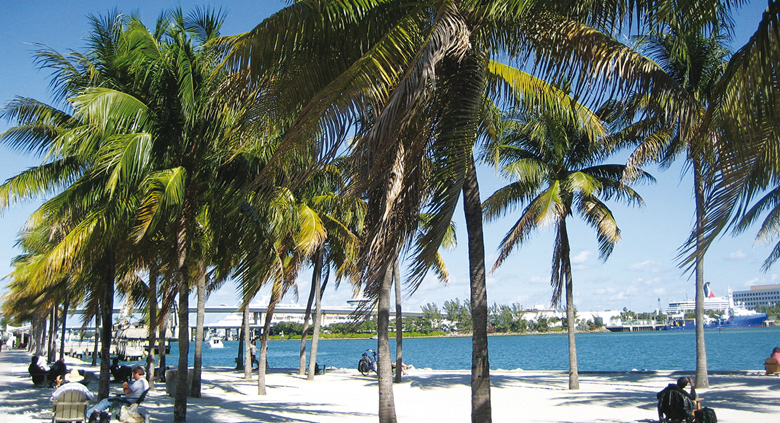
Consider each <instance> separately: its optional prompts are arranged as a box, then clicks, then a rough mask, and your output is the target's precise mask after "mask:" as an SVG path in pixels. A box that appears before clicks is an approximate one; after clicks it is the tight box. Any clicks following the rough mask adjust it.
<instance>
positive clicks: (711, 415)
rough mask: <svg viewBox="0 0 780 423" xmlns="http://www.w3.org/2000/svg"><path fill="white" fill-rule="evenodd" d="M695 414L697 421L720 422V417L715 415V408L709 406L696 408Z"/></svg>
mask: <svg viewBox="0 0 780 423" xmlns="http://www.w3.org/2000/svg"><path fill="white" fill-rule="evenodd" d="M693 414H694V415H695V416H696V423H718V417H717V416H715V410H713V409H711V408H709V407H704V408H702V409H701V410H696V411H694V412H693Z"/></svg>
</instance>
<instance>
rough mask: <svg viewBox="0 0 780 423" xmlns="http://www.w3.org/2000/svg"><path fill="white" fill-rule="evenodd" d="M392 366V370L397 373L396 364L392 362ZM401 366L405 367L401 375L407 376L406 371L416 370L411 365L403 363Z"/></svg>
mask: <svg viewBox="0 0 780 423" xmlns="http://www.w3.org/2000/svg"><path fill="white" fill-rule="evenodd" d="M390 366H391V368H392V369H393V371H395V370H396V364H395V361H392V362H390ZM401 366H402V367H403V368H402V369H401V374H403V375H405V374H406V371H407V370H409V369H414V366H412V365H411V364H406V363H401Z"/></svg>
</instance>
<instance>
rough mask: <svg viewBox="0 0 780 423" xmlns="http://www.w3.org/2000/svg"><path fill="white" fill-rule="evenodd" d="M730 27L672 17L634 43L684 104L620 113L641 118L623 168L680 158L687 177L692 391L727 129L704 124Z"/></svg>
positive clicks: (702, 362) (700, 353) (643, 99)
mask: <svg viewBox="0 0 780 423" xmlns="http://www.w3.org/2000/svg"><path fill="white" fill-rule="evenodd" d="M730 24H731V22H730V19H729V18H726V19H724V20H723V22H722V23H721V24H720V25H718V26H716V27H714V28H704V29H703V28H698V27H695V26H690V25H688V23H686V22H684V19H683V18H682V14H681V13H680V12H676V13H673V14H671V16H669V17H668V18H667V19H666V21H665V27H664V28H663V29H661V30H657V31H651V32H650V33H649V34H647V35H643V36H639V37H636V44H635V48H636V49H637V51H639V52H642V53H644V54H646V55H647V58H648V59H647V61H648V63H654V64H655V63H657V64H658V65H657V66H658V68H659V69H660V70H662V71H663V77H664V79H665V83H666V84H667V86H668V87H669V89H670V90H674V91H675V92H676V93H679V94H678V95H680V97H683V98H684V101H680V102H679V103H678V104H676V105H675V107H674V109H675V110H674V112H672V113H671V114H667V113H663V112H662V111H661V109H662V108H663V107H664V101H663V99H662V98H652V97H648V96H647V95H646V94H645V93H643V92H639V93H637V95H636V96H634V97H632V98H630V99H629V100H628V101H627V102H626V103H623V104H624V105H626V110H632V111H633V110H637V111H641V113H643V114H644V115H645V116H647V117H646V118H643V119H642V120H641V121H640V122H639V123H634V124H633V125H632V127H630V128H629V131H636V133H639V134H641V135H640V138H641V141H640V143H639V145H638V147H637V148H636V150H635V151H634V153H632V155H631V157H630V158H629V164H630V165H631V166H638V165H641V164H642V163H645V162H646V161H648V160H657V161H658V162H659V163H660V164H661V166H662V167H668V166H670V165H671V163H672V162H673V161H674V160H676V159H677V158H678V157H679V156H681V155H683V156H684V159H685V160H686V162H687V163H688V166H689V169H690V171H691V172H692V174H693V196H694V200H695V209H694V216H695V223H694V228H693V230H692V236H691V238H690V239H689V240H688V245H689V246H688V247H684V249H683V251H686V250H688V251H690V253H691V255H690V258H688V259H685V260H683V264H684V265H688V266H690V269H691V270H692V271H693V276H694V279H695V281H694V288H695V292H696V297H695V298H696V300H695V302H696V308H695V313H696V321H697V324H696V387H697V388H706V387H709V377H708V372H707V350H706V346H705V339H704V319H705V315H704V257H705V253H706V249H707V242H706V241H705V233H706V232H707V225H708V223H707V221H706V209H707V207H706V204H705V202H706V198H707V195H708V192H711V191H712V189H713V181H714V180H713V176H714V175H713V173H712V170H713V169H714V168H715V167H716V166H717V165H716V161H717V158H716V153H717V151H718V150H719V149H720V147H718V144H720V143H723V142H726V141H725V140H723V138H724V137H726V132H725V131H724V128H725V127H727V126H729V125H732V124H733V122H728V120H725V119H718V120H711V121H708V119H707V117H706V116H707V115H708V114H710V113H712V110H714V109H717V108H719V107H722V105H721V104H719V100H718V98H717V93H718V90H719V89H721V86H722V85H723V83H724V80H723V78H724V75H725V72H726V68H727V66H728V56H729V50H728V48H727V47H726V43H727V42H728V33H729V31H730ZM648 111H649V113H648ZM629 114H631V112H629Z"/></svg>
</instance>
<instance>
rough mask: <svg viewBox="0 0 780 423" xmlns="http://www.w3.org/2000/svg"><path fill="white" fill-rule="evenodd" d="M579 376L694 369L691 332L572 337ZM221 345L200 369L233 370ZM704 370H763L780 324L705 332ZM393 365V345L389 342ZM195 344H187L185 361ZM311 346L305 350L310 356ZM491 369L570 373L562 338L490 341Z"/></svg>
mask: <svg viewBox="0 0 780 423" xmlns="http://www.w3.org/2000/svg"><path fill="white" fill-rule="evenodd" d="M376 342H377V341H376V340H370V339H339V340H329V339H326V340H320V341H319V346H318V354H317V362H318V363H319V364H320V365H325V366H328V367H337V368H357V364H358V361H359V360H360V357H361V354H362V353H363V352H365V351H366V350H368V349H373V350H376ZM576 342H577V357H578V364H579V370H580V371H630V370H690V371H693V370H694V369H695V368H696V339H695V332H694V331H656V332H622V333H581V334H577V337H576ZM223 343H224V348H209V347H208V345H207V343H204V347H203V365H204V366H209V367H231V368H232V367H235V358H236V356H237V352H238V344H239V343H238V341H223ZM705 344H706V346H707V364H708V368H709V370H713V371H717V370H721V371H723V370H763V362H764V360H765V359H766V358H767V357H769V354H770V353H771V351H772V348H774V347H776V346H780V327H771V328H750V329H724V330H715V329H713V330H706V331H705ZM390 345H391V349H392V351H393V358H392V360H393V361H395V340H394V339H391V341H390ZM194 346H195V344H194V343H192V344H191V347H190V364H192V360H193V358H192V357H193V350H194ZM310 347H311V342H309V343H308V346H307V354H308V351H309V348H310ZM488 348H489V360H490V368H491V369H506V370H510V369H524V370H567V369H568V367H569V364H568V363H569V361H568V360H569V358H568V343H567V339H566V334H565V333H564V334H539V335H506V336H490V337H489V338H488ZM299 349H300V340H295V339H291V340H272V341H270V342H269V343H268V364H269V366H270V367H272V368H297V367H298V354H299ZM166 361H167V364H168V365H169V366H176V365H177V363H178V345H177V343H176V342H173V343H171V353H170V354H169V355H168V356H167V358H166ZM403 361H404V363H406V364H412V365H414V366H415V367H418V368H431V369H434V370H468V369H470V368H471V338H470V337H459V336H448V337H437V338H407V339H404V341H403Z"/></svg>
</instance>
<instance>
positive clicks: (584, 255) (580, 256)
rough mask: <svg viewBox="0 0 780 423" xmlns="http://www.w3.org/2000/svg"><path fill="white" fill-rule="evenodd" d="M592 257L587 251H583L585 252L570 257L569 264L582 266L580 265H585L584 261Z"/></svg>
mask: <svg viewBox="0 0 780 423" xmlns="http://www.w3.org/2000/svg"><path fill="white" fill-rule="evenodd" d="M592 255H593V253H591V252H590V251H588V250H585V251H583V252H581V253H579V254H577V255H576V256H574V257H572V259H571V262H572V263H574V264H582V263H585V262H586V261H588V259H589V258H590V256H592Z"/></svg>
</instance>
